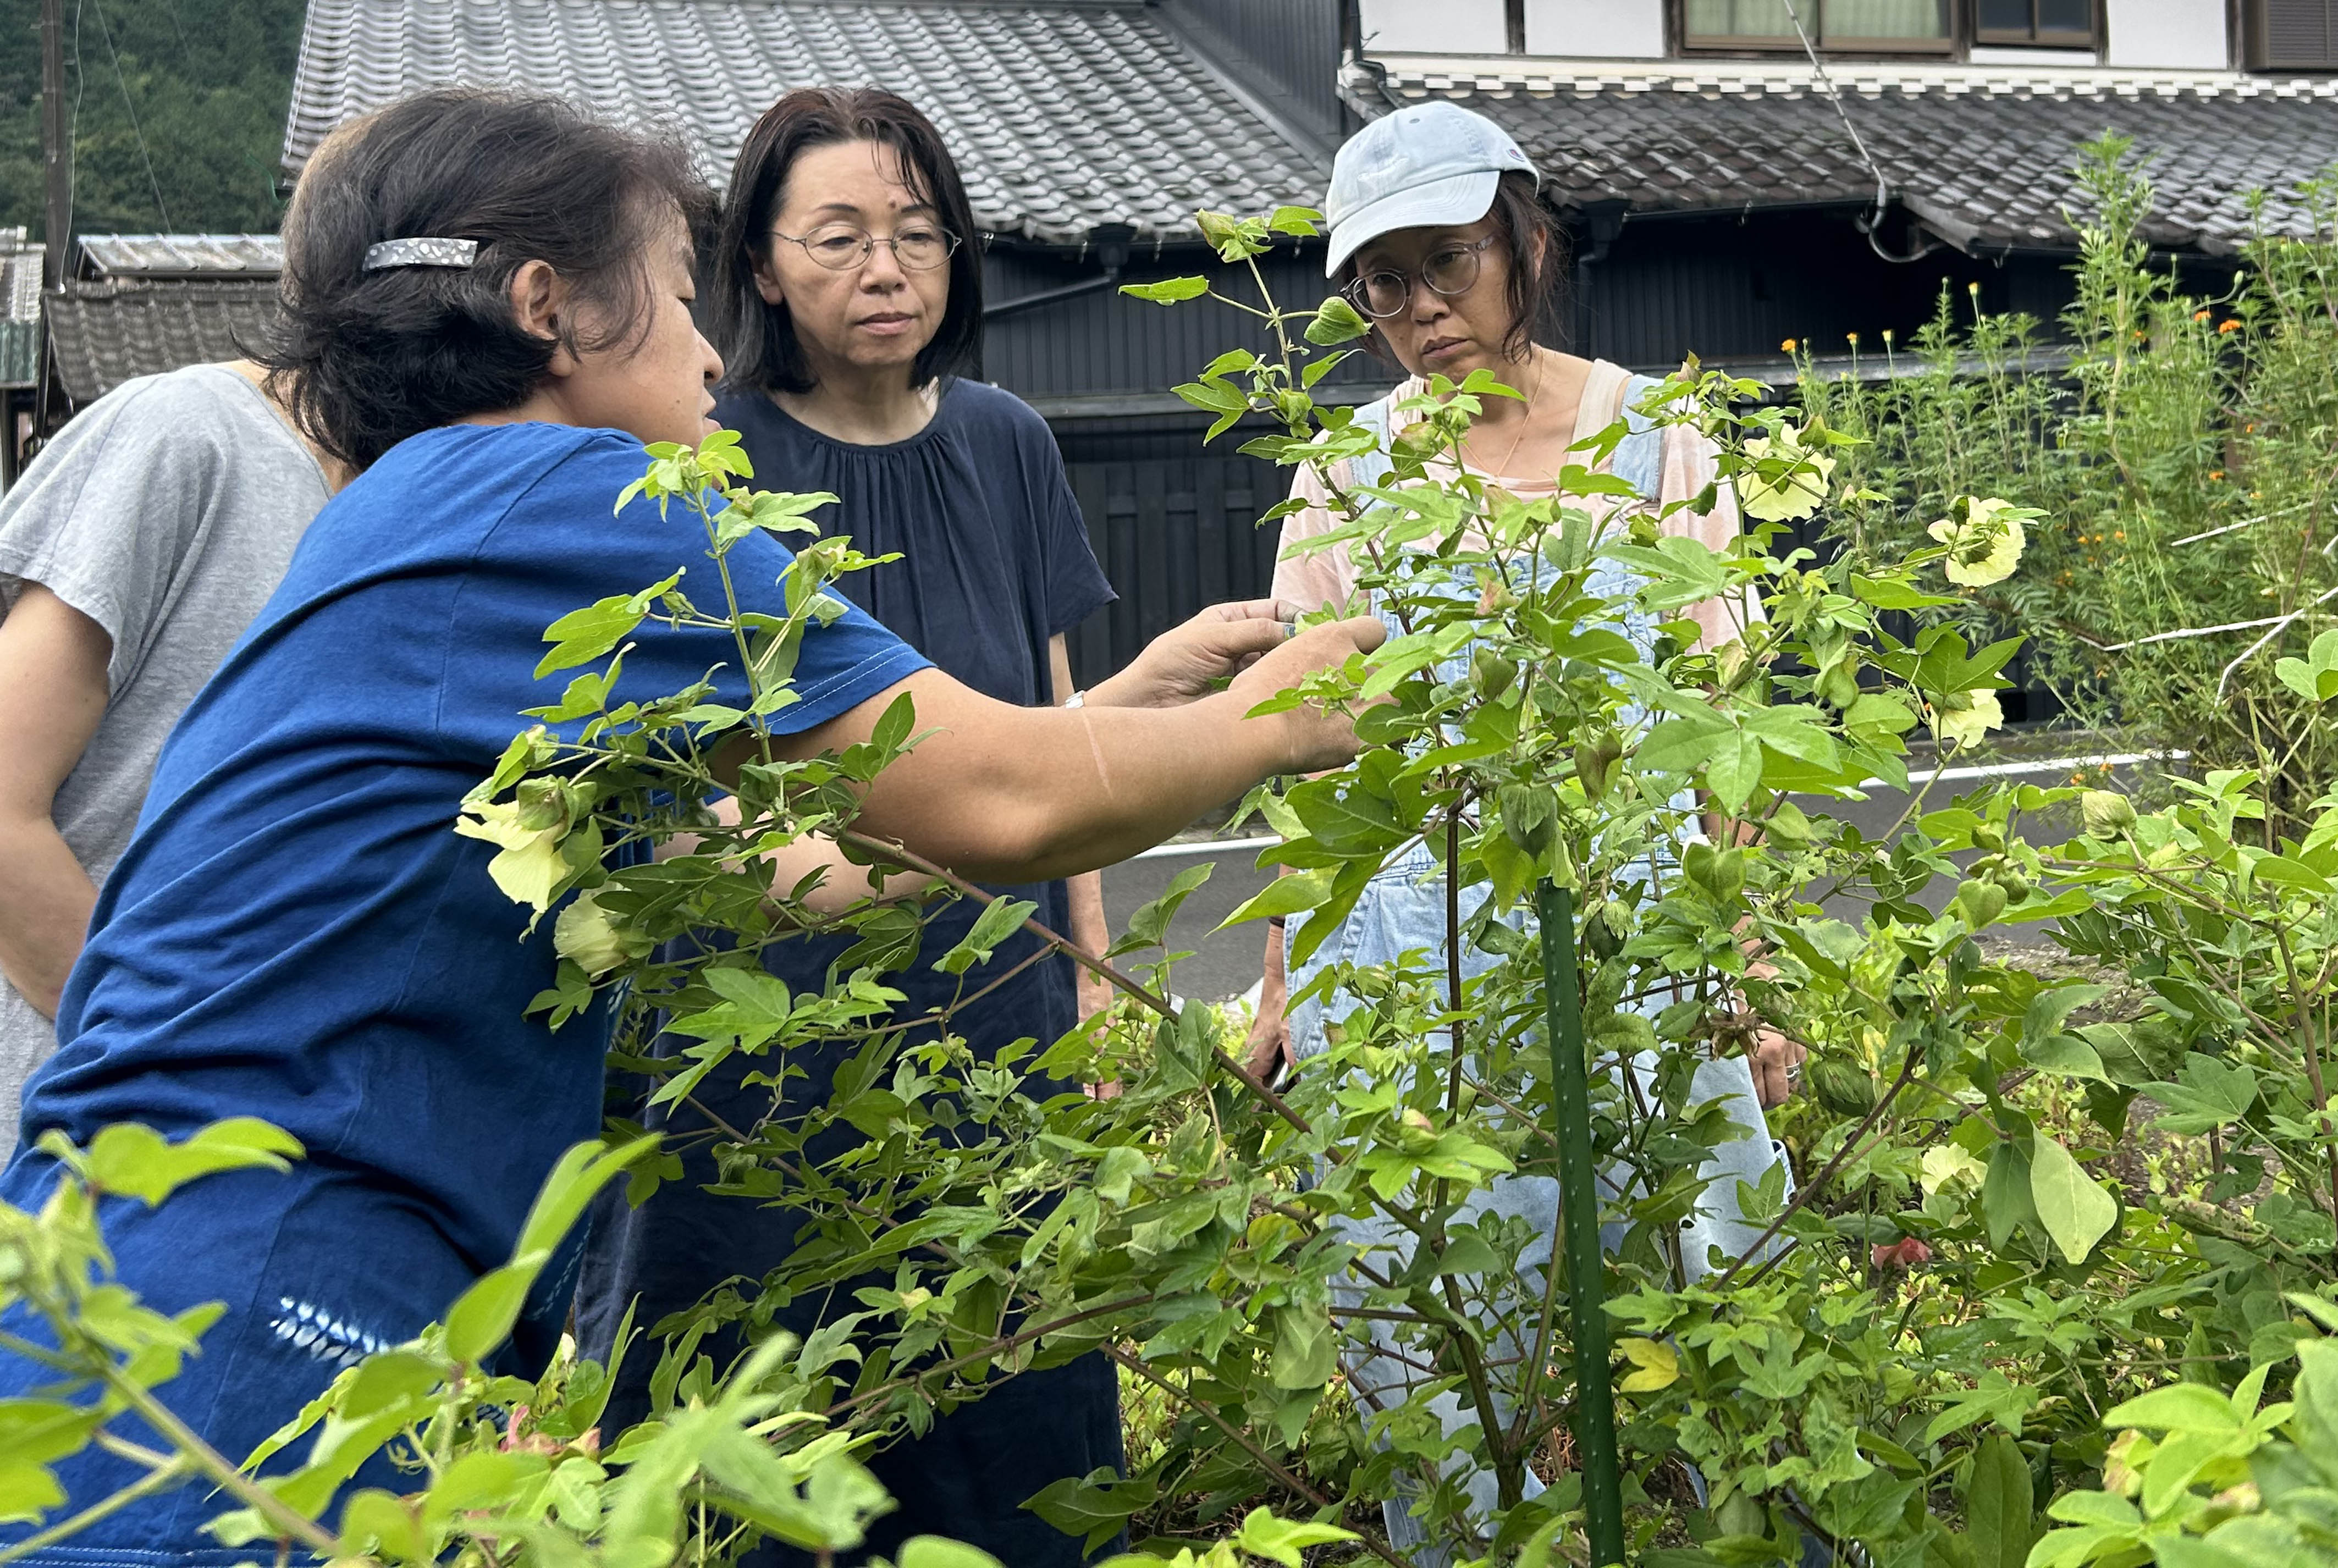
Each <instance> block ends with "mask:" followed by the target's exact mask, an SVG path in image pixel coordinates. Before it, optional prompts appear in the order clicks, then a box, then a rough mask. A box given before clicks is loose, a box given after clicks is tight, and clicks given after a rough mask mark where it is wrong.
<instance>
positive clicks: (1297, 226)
mask: <svg viewBox="0 0 2338 1568" xmlns="http://www.w3.org/2000/svg"><path fill="white" fill-rule="evenodd" d="M1322 221H1323V214H1322V213H1321V212H1318V211H1316V210H1315V209H1314V208H1312V207H1277V208H1276V209H1275V210H1274V211H1272V212H1271V213H1269V214H1268V215H1267V220H1266V226H1267V227H1268V228H1269V229H1272V230H1274V231H1275V232H1276V233H1277V234H1292V235H1296V236H1297V237H1298V238H1300V239H1302V240H1312V239H1314V238H1315V237H1316V235H1318V234H1319V233H1321V228H1320V227H1319V225H1321V223H1322Z"/></svg>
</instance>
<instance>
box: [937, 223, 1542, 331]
mask: <svg viewBox="0 0 2338 1568" xmlns="http://www.w3.org/2000/svg"><path fill="white" fill-rule="evenodd" d="M1498 238H1500V236H1498V235H1494V234H1488V235H1487V236H1486V237H1485V238H1484V239H1483V240H1476V241H1474V242H1471V243H1468V244H1464V243H1462V242H1460V241H1459V240H1456V241H1455V242H1453V243H1452V244H1450V245H1440V246H1439V247H1438V248H1437V249H1436V250H1432V251H1430V252H1429V260H1426V261H1423V262H1422V263H1421V264H1420V270H1419V272H1418V273H1412V272H1404V271H1400V270H1397V269H1395V268H1393V267H1382V268H1380V269H1378V270H1374V271H1370V272H1367V273H1365V274H1364V275H1363V276H1361V277H1360V278H1358V279H1356V280H1355V281H1354V282H1352V283H1351V284H1349V285H1348V287H1347V289H1346V290H1345V292H1346V294H1347V296H1348V302H1349V303H1350V304H1351V305H1353V306H1354V307H1355V308H1356V309H1359V310H1361V311H1362V312H1363V313H1364V314H1365V315H1367V316H1370V317H1371V318H1373V319H1375V320H1380V321H1385V320H1387V319H1389V318H1390V317H1391V316H1397V315H1401V314H1402V313H1403V311H1404V309H1405V307H1406V306H1408V305H1410V304H1411V303H1412V283H1413V279H1414V278H1416V277H1418V278H1419V279H1420V281H1421V282H1423V283H1426V284H1428V285H1429V291H1430V292H1431V293H1435V294H1441V295H1443V296H1444V297H1445V298H1446V299H1457V298H1459V296H1461V295H1463V294H1467V293H1468V292H1469V288H1470V285H1472V284H1474V283H1475V282H1477V281H1478V259H1479V258H1480V257H1482V256H1484V255H1485V253H1486V247H1487V246H1488V245H1491V244H1492V243H1493V242H1494V241H1495V240H1497V239H1498ZM903 265H905V266H906V265H907V263H906V262H905V263H903Z"/></svg>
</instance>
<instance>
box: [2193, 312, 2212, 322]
mask: <svg viewBox="0 0 2338 1568" xmlns="http://www.w3.org/2000/svg"><path fill="white" fill-rule="evenodd" d="M2192 319H2193V320H2195V321H2205V320H2206V319H2208V312H2206V311H2205V310H2195V311H2193V312H2192Z"/></svg>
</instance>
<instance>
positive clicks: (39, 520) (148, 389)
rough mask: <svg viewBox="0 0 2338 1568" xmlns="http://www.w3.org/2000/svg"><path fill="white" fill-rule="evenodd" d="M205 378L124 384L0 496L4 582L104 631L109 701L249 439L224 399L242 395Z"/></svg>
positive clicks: (138, 660)
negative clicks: (35, 589) (37, 587)
mask: <svg viewBox="0 0 2338 1568" xmlns="http://www.w3.org/2000/svg"><path fill="white" fill-rule="evenodd" d="M216 374H217V376H221V377H233V376H234V375H235V373H234V372H233V371H231V370H221V371H219V372H217V373H216ZM211 379H212V377H201V378H198V377H191V376H188V375H185V374H183V373H182V374H180V375H177V376H162V377H141V378H140V379H138V380H134V381H128V382H124V383H123V385H122V386H120V387H115V388H114V389H113V391H111V392H109V393H107V394H106V395H105V396H104V397H101V398H99V399H98V400H97V401H96V402H95V403H93V404H91V405H90V406H89V407H88V408H86V409H84V410H83V412H82V413H81V414H79V415H78V416H76V417H74V420H73V421H72V422H71V423H70V424H68V425H66V426H65V427H64V429H63V430H61V431H59V432H58V433H57V436H56V438H55V439H54V440H53V441H51V442H50V443H49V445H48V446H47V447H46V448H44V450H43V451H42V453H41V455H40V456H38V457H36V458H34V460H33V463H32V465H31V466H29V467H28V468H26V469H25V473H24V475H23V476H22V477H21V478H19V479H18V480H17V482H16V483H15V485H13V486H12V487H10V489H9V491H8V493H7V494H6V495H5V496H0V577H9V578H14V579H16V580H17V582H19V583H40V584H41V585H42V586H43V587H44V588H46V589H48V590H49V592H51V593H54V594H55V595H56V596H57V597H58V598H60V599H62V600H64V602H65V603H68V604H70V605H72V606H73V607H74V609H76V610H78V611H80V612H81V613H83V614H84V615H86V616H88V617H89V618H90V619H91V620H93V621H94V622H97V623H98V624H99V625H100V626H103V628H105V632H106V635H107V636H109V637H111V638H112V639H113V654H112V656H111V658H110V659H109V660H108V662H107V670H106V679H107V685H108V687H109V688H110V691H111V694H112V695H115V696H119V695H120V694H121V692H122V690H123V688H124V687H125V686H127V685H128V684H129V683H130V681H131V680H132V679H133V677H135V676H136V674H137V673H138V671H139V670H140V668H141V667H142V665H143V664H144V663H145V661H146V655H147V652H148V651H149V648H150V646H151V642H152V637H153V634H154V632H155V629H156V627H157V626H158V625H160V624H161V622H162V618H163V613H164V611H165V610H166V609H167V608H168V604H169V600H170V596H171V594H172V591H173V587H174V585H175V584H177V583H179V582H180V581H181V580H182V567H183V566H184V565H185V564H186V562H187V559H188V557H189V556H190V555H191V554H192V553H193V552H194V550H195V549H196V548H197V547H198V546H199V545H200V544H201V538H202V534H203V530H204V527H205V526H206V524H207V522H208V520H209V518H210V517H211V515H212V512H213V510H214V508H213V506H212V505H211V501H212V499H213V496H214V494H215V492H216V490H217V487H218V485H220V483H221V475H223V474H224V473H225V472H226V471H227V469H228V467H229V464H230V461H231V457H232V454H233V448H234V444H235V442H236V440H237V439H238V437H239V436H248V435H249V431H250V416H249V413H248V412H246V411H243V410H240V409H238V408H237V407H235V406H234V404H233V403H232V402H231V401H230V400H229V399H230V398H232V397H235V394H236V392H237V389H236V388H234V387H223V386H215V385H207V384H206V383H207V382H208V381H210V380H211ZM237 379H239V380H240V379H241V377H237ZM222 393H225V394H226V395H227V396H226V397H222ZM14 586H15V584H10V588H11V593H10V594H9V597H10V598H12V599H13V598H14V596H15V594H14Z"/></svg>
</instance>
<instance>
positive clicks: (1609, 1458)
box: [1535, 878, 1629, 1564]
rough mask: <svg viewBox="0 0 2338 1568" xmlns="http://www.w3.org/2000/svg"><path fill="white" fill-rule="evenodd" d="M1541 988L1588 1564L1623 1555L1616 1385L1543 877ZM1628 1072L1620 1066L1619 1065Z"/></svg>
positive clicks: (1562, 916) (1573, 1034) (1588, 1166)
mask: <svg viewBox="0 0 2338 1568" xmlns="http://www.w3.org/2000/svg"><path fill="white" fill-rule="evenodd" d="M1535 902H1536V903H1537V906H1539V909H1538V911H1537V912H1538V913H1539V914H1540V916H1541V918H1542V971H1543V979H1542V992H1543V1009H1544V1014H1545V1028H1546V1030H1547V1032H1548V1034H1549V1035H1550V1065H1551V1080H1550V1090H1551V1101H1552V1106H1553V1121H1554V1127H1553V1131H1555V1132H1557V1135H1558V1170H1559V1210H1560V1213H1561V1215H1562V1216H1563V1222H1562V1224H1561V1225H1560V1228H1559V1229H1560V1232H1561V1236H1560V1240H1562V1241H1563V1242H1564V1244H1565V1246H1566V1249H1567V1318H1568V1321H1569V1322H1570V1323H1571V1324H1572V1325H1573V1327H1574V1329H1575V1449H1576V1453H1577V1455H1580V1456H1581V1459H1582V1463H1583V1522H1584V1534H1586V1536H1587V1537H1588V1539H1589V1541H1590V1544H1591V1561H1592V1562H1593V1563H1602V1564H1605V1563H1621V1562H1623V1561H1624V1501H1623V1477H1622V1470H1621V1466H1620V1465H1619V1464H1618V1462H1617V1460H1616V1390H1615V1387H1614V1386H1613V1384H1612V1383H1611V1382H1610V1380H1609V1379H1610V1376H1611V1374H1610V1369H1609V1367H1608V1365H1607V1313H1606V1308H1604V1307H1603V1306H1602V1305H1601V1300H1600V1298H1601V1295H1602V1292H1603V1289H1604V1286H1605V1283H1606V1281H1605V1279H1604V1274H1605V1270H1606V1260H1605V1259H1602V1258H1601V1257H1600V1255H1599V1193H1598V1190H1597V1187H1596V1181H1597V1174H1596V1171H1595V1170H1594V1168H1593V1165H1592V1147H1591V1085H1590V1079H1589V1073H1588V1068H1587V1067H1586V1064H1585V1062H1584V1054H1583V1053H1584V1044H1583V997H1582V995H1581V986H1582V983H1583V982H1582V975H1581V972H1580V970H1581V965H1580V964H1579V962H1578V960H1577V957H1576V955H1575V895H1574V893H1573V891H1572V890H1570V889H1568V888H1565V887H1558V886H1557V885H1556V884H1554V883H1553V882H1551V881H1550V880H1549V879H1548V878H1545V879H1544V880H1543V882H1542V883H1541V884H1540V885H1539V886H1538V887H1537V888H1536V890H1535ZM1626 1071H1629V1068H1628V1067H1627V1068H1626Z"/></svg>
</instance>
